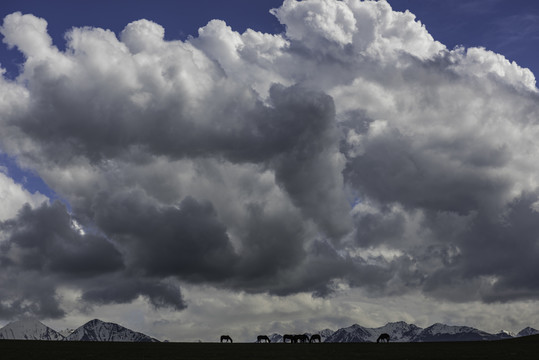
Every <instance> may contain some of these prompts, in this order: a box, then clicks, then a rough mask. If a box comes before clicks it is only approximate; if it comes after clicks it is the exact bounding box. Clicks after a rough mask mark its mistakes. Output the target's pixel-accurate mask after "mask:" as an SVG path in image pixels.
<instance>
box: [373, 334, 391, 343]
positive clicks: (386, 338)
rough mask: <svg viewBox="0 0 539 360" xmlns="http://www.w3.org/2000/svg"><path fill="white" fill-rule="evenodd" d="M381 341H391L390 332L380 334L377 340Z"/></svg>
mask: <svg viewBox="0 0 539 360" xmlns="http://www.w3.org/2000/svg"><path fill="white" fill-rule="evenodd" d="M380 341H385V342H389V334H386V333H383V334H380V336H378V339H376V342H377V343H379V342H380Z"/></svg>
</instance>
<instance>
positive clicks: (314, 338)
mask: <svg viewBox="0 0 539 360" xmlns="http://www.w3.org/2000/svg"><path fill="white" fill-rule="evenodd" d="M316 340H317V341H318V342H322V338H321V337H320V334H313V335H312V336H311V339H310V340H309V342H310V343H313V342H315V341H316Z"/></svg>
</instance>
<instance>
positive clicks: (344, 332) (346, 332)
mask: <svg viewBox="0 0 539 360" xmlns="http://www.w3.org/2000/svg"><path fill="white" fill-rule="evenodd" d="M372 331H373V329H367V328H364V327H363V326H361V325H358V324H354V325H352V326H350V327H347V328H342V329H339V330H337V331H335V332H334V333H333V334H331V335H330V336H328V337H327V339H326V341H325V342H339V343H343V342H367V341H371V340H370V339H372V338H373V337H374V336H375V335H374V334H373V332H372Z"/></svg>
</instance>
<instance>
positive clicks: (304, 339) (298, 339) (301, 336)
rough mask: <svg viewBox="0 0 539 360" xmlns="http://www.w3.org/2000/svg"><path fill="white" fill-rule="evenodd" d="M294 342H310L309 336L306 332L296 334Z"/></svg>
mask: <svg viewBox="0 0 539 360" xmlns="http://www.w3.org/2000/svg"><path fill="white" fill-rule="evenodd" d="M294 342H295V343H306V342H309V336H307V335H305V334H299V335H294Z"/></svg>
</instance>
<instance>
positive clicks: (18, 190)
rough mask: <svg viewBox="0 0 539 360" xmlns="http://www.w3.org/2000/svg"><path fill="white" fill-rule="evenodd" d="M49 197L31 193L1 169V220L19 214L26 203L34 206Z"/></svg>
mask: <svg viewBox="0 0 539 360" xmlns="http://www.w3.org/2000/svg"><path fill="white" fill-rule="evenodd" d="M48 201H49V199H48V198H47V197H46V196H45V195H43V194H41V193H39V192H35V193H30V192H29V191H28V190H26V189H25V188H24V187H23V186H22V185H21V184H17V183H16V182H15V181H13V179H11V178H10V177H9V176H8V174H6V173H4V172H2V171H0V202H1V203H2V206H1V207H0V221H5V220H7V219H10V218H12V217H14V216H15V215H17V212H18V211H19V210H20V209H21V208H22V207H23V205H24V204H30V206H32V207H37V206H39V205H41V203H42V202H48Z"/></svg>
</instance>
